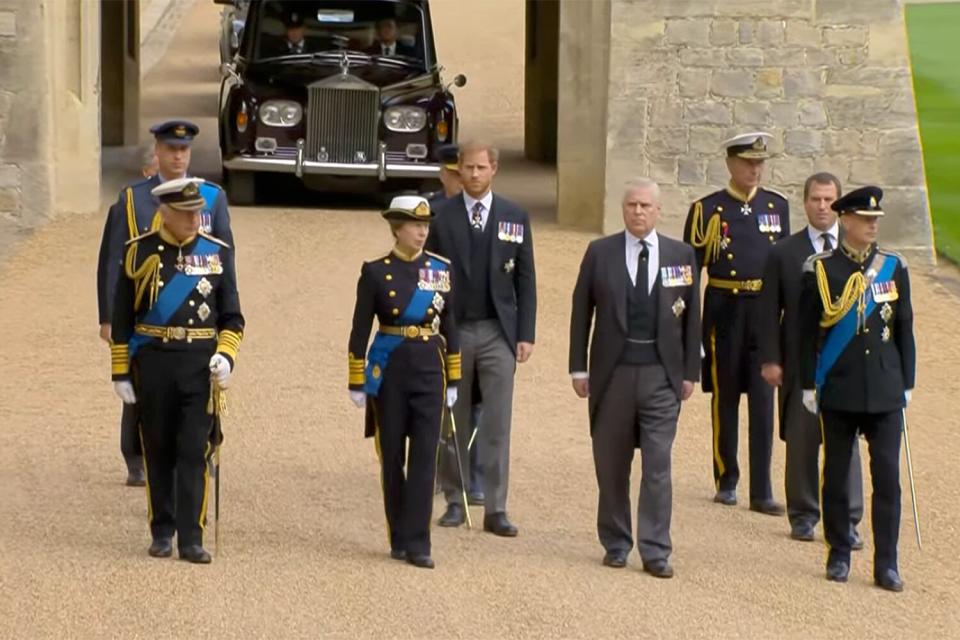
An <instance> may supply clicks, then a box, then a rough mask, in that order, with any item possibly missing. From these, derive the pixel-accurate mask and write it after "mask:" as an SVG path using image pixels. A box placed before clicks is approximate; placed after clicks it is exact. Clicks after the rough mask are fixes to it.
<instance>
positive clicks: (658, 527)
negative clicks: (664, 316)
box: [593, 364, 680, 562]
mask: <svg viewBox="0 0 960 640" xmlns="http://www.w3.org/2000/svg"><path fill="white" fill-rule="evenodd" d="M679 415H680V399H679V398H678V397H677V394H676V392H675V391H674V390H673V387H671V386H670V382H669V380H668V379H667V374H666V371H665V370H664V368H663V367H662V366H660V365H659V364H658V365H650V366H629V365H620V366H618V367H617V368H616V369H615V370H614V372H613V376H612V377H611V379H610V383H609V384H608V385H607V388H606V389H605V390H604V391H603V398H601V400H600V405H599V406H598V407H597V413H596V416H595V418H594V427H593V462H594V466H595V467H596V472H597V485H598V487H599V489H600V499H599V505H598V508H597V533H598V534H599V537H600V543H601V544H602V545H603V548H604V549H606V550H607V552H614V551H621V552H624V551H625V552H629V551H630V549H632V548H633V537H632V535H631V533H632V527H631V523H630V469H631V467H632V466H633V450H634V448H635V447H639V448H640V465H641V472H642V475H641V478H640V500H639V504H638V506H637V550H638V551H639V552H640V557H641V558H642V559H643V561H644V562H651V561H654V560H665V559H667V558H668V557H669V556H670V552H671V550H672V548H673V547H672V545H671V543H670V518H671V515H672V511H673V484H672V481H671V478H670V452H671V449H672V447H673V439H674V437H675V436H676V434H677V418H678V417H679Z"/></svg>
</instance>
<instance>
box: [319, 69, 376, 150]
mask: <svg viewBox="0 0 960 640" xmlns="http://www.w3.org/2000/svg"><path fill="white" fill-rule="evenodd" d="M307 117H308V121H307V139H306V142H305V148H304V151H305V154H306V158H305V159H307V160H315V161H320V162H336V163H343V164H365V163H372V162H376V161H377V131H378V127H379V124H380V92H379V90H378V89H377V87H375V86H373V85H369V84H367V83H366V82H363V81H361V80H358V79H356V78H353V77H350V76H337V77H334V78H328V79H326V80H322V81H320V82H318V83H316V84H314V85H312V86H311V87H310V89H309V96H308V99H307ZM323 151H325V152H326V154H324V153H322V152H323ZM324 155H325V156H326V157H324Z"/></svg>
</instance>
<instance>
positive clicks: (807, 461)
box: [760, 173, 863, 549]
mask: <svg viewBox="0 0 960 640" xmlns="http://www.w3.org/2000/svg"><path fill="white" fill-rule="evenodd" d="M839 197H840V180H839V179H838V178H837V177H836V176H835V175H833V174H830V173H815V174H813V175H812V176H810V177H809V178H807V181H806V183H805V184H804V186H803V208H804V211H805V213H806V214H807V221H808V223H809V224H808V225H807V226H806V227H805V228H804V229H803V230H802V231H799V232H797V233H795V234H793V235H792V236H790V237H788V238H784V239H783V240H779V241H778V242H777V243H776V244H775V245H774V246H773V248H772V249H771V250H770V256H769V258H767V266H766V269H765V273H764V276H763V281H764V285H763V292H762V293H761V294H760V301H761V302H760V304H761V308H762V318H763V320H762V321H763V323H764V327H763V328H764V330H763V332H762V336H763V337H762V338H761V341H760V362H761V363H763V364H762V367H761V371H760V373H761V375H762V376H763V379H764V380H766V382H767V383H768V384H770V385H771V386H774V387H778V388H779V392H778V393H777V400H778V405H779V410H780V438H781V439H782V440H784V441H785V442H786V444H787V454H786V456H787V459H786V463H787V464H786V474H785V475H786V477H785V485H786V493H787V517H788V518H789V519H790V537H791V538H793V539H794V540H802V541H810V540H813V537H814V536H813V530H814V528H815V527H816V525H817V522H818V521H819V520H820V469H819V466H820V465H819V461H820V423H819V421H818V420H817V416H815V415H813V414H811V413H810V412H809V411H807V410H806V409H804V407H803V402H802V401H801V398H802V395H803V388H802V387H801V385H800V339H801V330H800V288H801V283H802V279H803V263H804V262H806V260H807V258H809V257H810V256H811V255H813V254H815V253H820V252H821V251H832V250H833V249H835V248H836V247H837V245H838V243H839V241H840V235H839V234H840V226H839V224H837V214H836V212H835V211H834V210H833V209H831V208H830V205H832V204H833V203H834V202H835V201H836V200H837V198H839ZM849 481H850V484H849V492H850V520H851V521H850V531H851V537H852V539H853V543H852V548H854V549H862V548H863V541H862V540H861V538H860V534H859V533H857V525H858V524H860V520H861V519H862V518H863V479H862V478H861V472H860V450H859V448H857V447H853V457H852V459H851V461H850V477H849Z"/></svg>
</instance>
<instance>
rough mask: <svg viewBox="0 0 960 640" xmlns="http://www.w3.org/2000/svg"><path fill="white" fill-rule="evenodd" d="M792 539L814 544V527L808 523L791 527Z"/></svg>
mask: <svg viewBox="0 0 960 640" xmlns="http://www.w3.org/2000/svg"><path fill="white" fill-rule="evenodd" d="M790 537H791V538H792V539H794V540H800V541H801V542H812V541H813V527H812V526H810V525H809V524H806V523H799V524H795V525H793V526H792V527H790Z"/></svg>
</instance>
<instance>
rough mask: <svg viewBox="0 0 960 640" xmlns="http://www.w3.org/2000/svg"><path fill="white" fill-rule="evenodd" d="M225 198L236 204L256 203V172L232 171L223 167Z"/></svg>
mask: <svg viewBox="0 0 960 640" xmlns="http://www.w3.org/2000/svg"><path fill="white" fill-rule="evenodd" d="M223 178H224V183H225V186H226V189H227V199H228V200H229V201H230V204H233V205H237V206H247V205H254V204H256V203H257V174H256V173H254V172H253V171H233V170H230V169H226V168H224V169H223Z"/></svg>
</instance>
